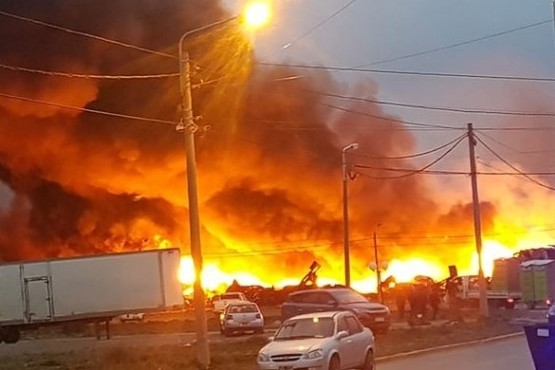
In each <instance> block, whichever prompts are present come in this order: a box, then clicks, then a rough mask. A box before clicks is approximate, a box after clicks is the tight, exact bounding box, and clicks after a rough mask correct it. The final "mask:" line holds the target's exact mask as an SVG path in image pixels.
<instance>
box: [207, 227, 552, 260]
mask: <svg viewBox="0 0 555 370" xmlns="http://www.w3.org/2000/svg"><path fill="white" fill-rule="evenodd" d="M546 226H548V225H546ZM550 231H555V228H545V229H539V230H527V231H517V232H496V233H485V234H484V237H487V238H491V237H496V236H506V235H526V234H535V233H544V232H550ZM379 238H380V239H381V240H403V239H404V240H410V239H416V240H418V239H432V240H433V239H436V240H437V239H447V240H443V241H431V242H413V243H411V244H408V243H389V244H381V246H384V247H385V246H389V247H402V246H414V245H418V246H422V245H437V246H441V245H448V244H464V243H467V242H466V241H464V240H449V239H471V238H474V235H473V234H452V235H450V234H443V235H433V234H432V235H405V236H402V235H391V234H385V235H384V234H381V235H380V237H379ZM372 239H373V237H372V236H369V237H363V238H359V239H354V240H352V242H353V243H360V242H364V241H369V240H372ZM264 243H265V244H274V245H279V244H283V242H264ZM290 243H292V242H287V244H290ZM312 243H314V244H312V245H299V246H295V247H286V248H283V247H279V248H267V249H259V250H252V251H230V252H219V253H218V252H214V253H205V256H206V257H210V258H223V257H230V256H237V257H245V256H262V255H279V254H281V253H284V252H305V251H313V250H316V249H329V248H331V247H333V246H334V245H339V244H341V243H342V241H326V242H324V243H319V242H318V241H317V240H315V241H312ZM248 244H249V245H251V246H252V245H253V244H254V245H258V244H261V243H258V242H255V243H248ZM352 248H353V249H363V248H367V247H366V246H364V245H356V244H354V245H353V246H352Z"/></svg>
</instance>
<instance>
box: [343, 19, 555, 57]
mask: <svg viewBox="0 0 555 370" xmlns="http://www.w3.org/2000/svg"><path fill="white" fill-rule="evenodd" d="M551 22H553V18H552V19H547V20H544V21H540V22H536V23H531V24H528V25H525V26H521V27H516V28H512V29H509V30H506V31H502V32H497V33H493V34H490V35H486V36H482V37H478V38H474V39H470V40H466V41H461V42H456V43H453V44H448V45H444V46H440V47H437V48H432V49H428V50H423V51H419V52H415V53H411V54H405V55H400V56H398V57H393V58H388V59H382V60H380V61H376V62H371V63H366V64H361V65H358V66H355V67H354V68H359V67H369V66H375V65H378V64H385V63H391V62H396V61H398V60H403V59H409V58H413V57H418V56H422V55H427V54H432V53H436V52H438V51H443V50H447V49H452V48H457V47H459V46H464V45H469V44H473V43H475V42H479V41H485V40H489V39H492V38H495V37H499V36H504V35H508V34H510V33H514V32H519V31H523V30H526V29H529V28H534V27H538V26H542V25H544V24H548V23H549V24H550V23H551Z"/></svg>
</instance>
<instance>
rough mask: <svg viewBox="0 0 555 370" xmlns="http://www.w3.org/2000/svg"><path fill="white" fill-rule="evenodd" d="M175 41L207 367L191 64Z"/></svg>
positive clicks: (196, 294) (201, 348)
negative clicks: (177, 50) (177, 47)
mask: <svg viewBox="0 0 555 370" xmlns="http://www.w3.org/2000/svg"><path fill="white" fill-rule="evenodd" d="M185 36H187V34H185V35H184V36H183V37H182V38H181V40H180V42H179V67H180V68H179V70H180V80H181V84H180V86H181V99H182V102H181V104H182V105H181V113H182V120H183V121H182V122H181V125H180V126H179V127H178V129H181V130H183V132H184V134H185V151H186V156H187V159H186V165H187V195H188V200H189V228H190V231H189V232H190V238H191V239H190V240H191V256H192V258H193V264H194V266H195V283H194V285H193V305H194V308H195V324H196V326H197V327H196V339H197V362H198V365H199V367H200V368H201V369H203V370H204V369H208V368H209V367H210V349H209V345H208V327H207V323H206V298H205V295H204V289H203V288H202V277H201V275H202V251H201V244H200V220H199V206H198V189H197V162H196V156H195V132H196V131H197V125H196V123H195V120H194V117H193V99H192V94H191V64H190V61H189V53H187V52H183V48H182V44H183V39H184V38H185Z"/></svg>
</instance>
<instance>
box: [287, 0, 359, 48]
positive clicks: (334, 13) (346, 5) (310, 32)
mask: <svg viewBox="0 0 555 370" xmlns="http://www.w3.org/2000/svg"><path fill="white" fill-rule="evenodd" d="M357 1H358V0H350V1H349V2H348V3H346V4H345V5H343V6H342V7H340V8H339V9H337V10H336V11H335V12H333V13H332V14H330V15H329V16H327V17H326V18H324V19H323V20H322V21H320V22H318V23H317V24H315V25H314V26H313V27H311V28H309V29H308V30H307V31H306V32H305V33H303V34H302V35H300V36H299V37H297V38H296V39H294V40H293V41H290V42H288V43H287V44H285V45H283V48H284V49H286V48H288V47H290V46H292V45H294V44H295V43H297V42H299V41H301V40H302V39H304V38H305V37H307V36H309V35H310V34H312V33H313V32H314V31H316V30H317V29H318V28H320V27H322V26H323V25H325V24H326V23H328V22H329V21H331V20H332V19H333V18H335V17H337V16H338V15H339V14H340V13H342V12H343V11H345V10H346V9H347V8H349V7H350V6H351V5H353V4H354V3H356V2H357Z"/></svg>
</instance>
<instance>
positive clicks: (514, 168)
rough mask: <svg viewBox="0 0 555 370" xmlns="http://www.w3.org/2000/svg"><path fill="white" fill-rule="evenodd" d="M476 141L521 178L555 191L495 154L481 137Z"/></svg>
mask: <svg viewBox="0 0 555 370" xmlns="http://www.w3.org/2000/svg"><path fill="white" fill-rule="evenodd" d="M476 140H478V141H479V142H480V143H481V144H482V145H483V146H484V147H485V148H486V149H487V150H488V151H489V152H490V153H491V154H493V155H494V156H495V157H496V158H497V159H499V160H500V161H501V162H503V163H505V164H506V165H507V166H508V167H510V168H511V169H512V170H514V171H515V172H517V173H518V174H520V175H521V176H523V177H524V178H525V179H527V180H528V181H530V182H532V183H534V184H536V185H538V186H541V187H542V188H545V189H548V190H553V191H555V188H554V187H552V186H549V185H547V184H544V183H543V182H541V181H538V180H536V179H534V178H533V177H530V175H529V174H527V173H525V172H523V171H521V170H520V169H519V168H518V167H516V166H515V165H513V164H511V163H510V162H509V161H507V160H506V159H505V158H503V157H502V156H500V155H499V154H497V152H495V150H493V149H492V148H490V147H489V145H487V144H486V143H485V142H484V141H483V140H482V139H481V138H480V137H479V136H476Z"/></svg>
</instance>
